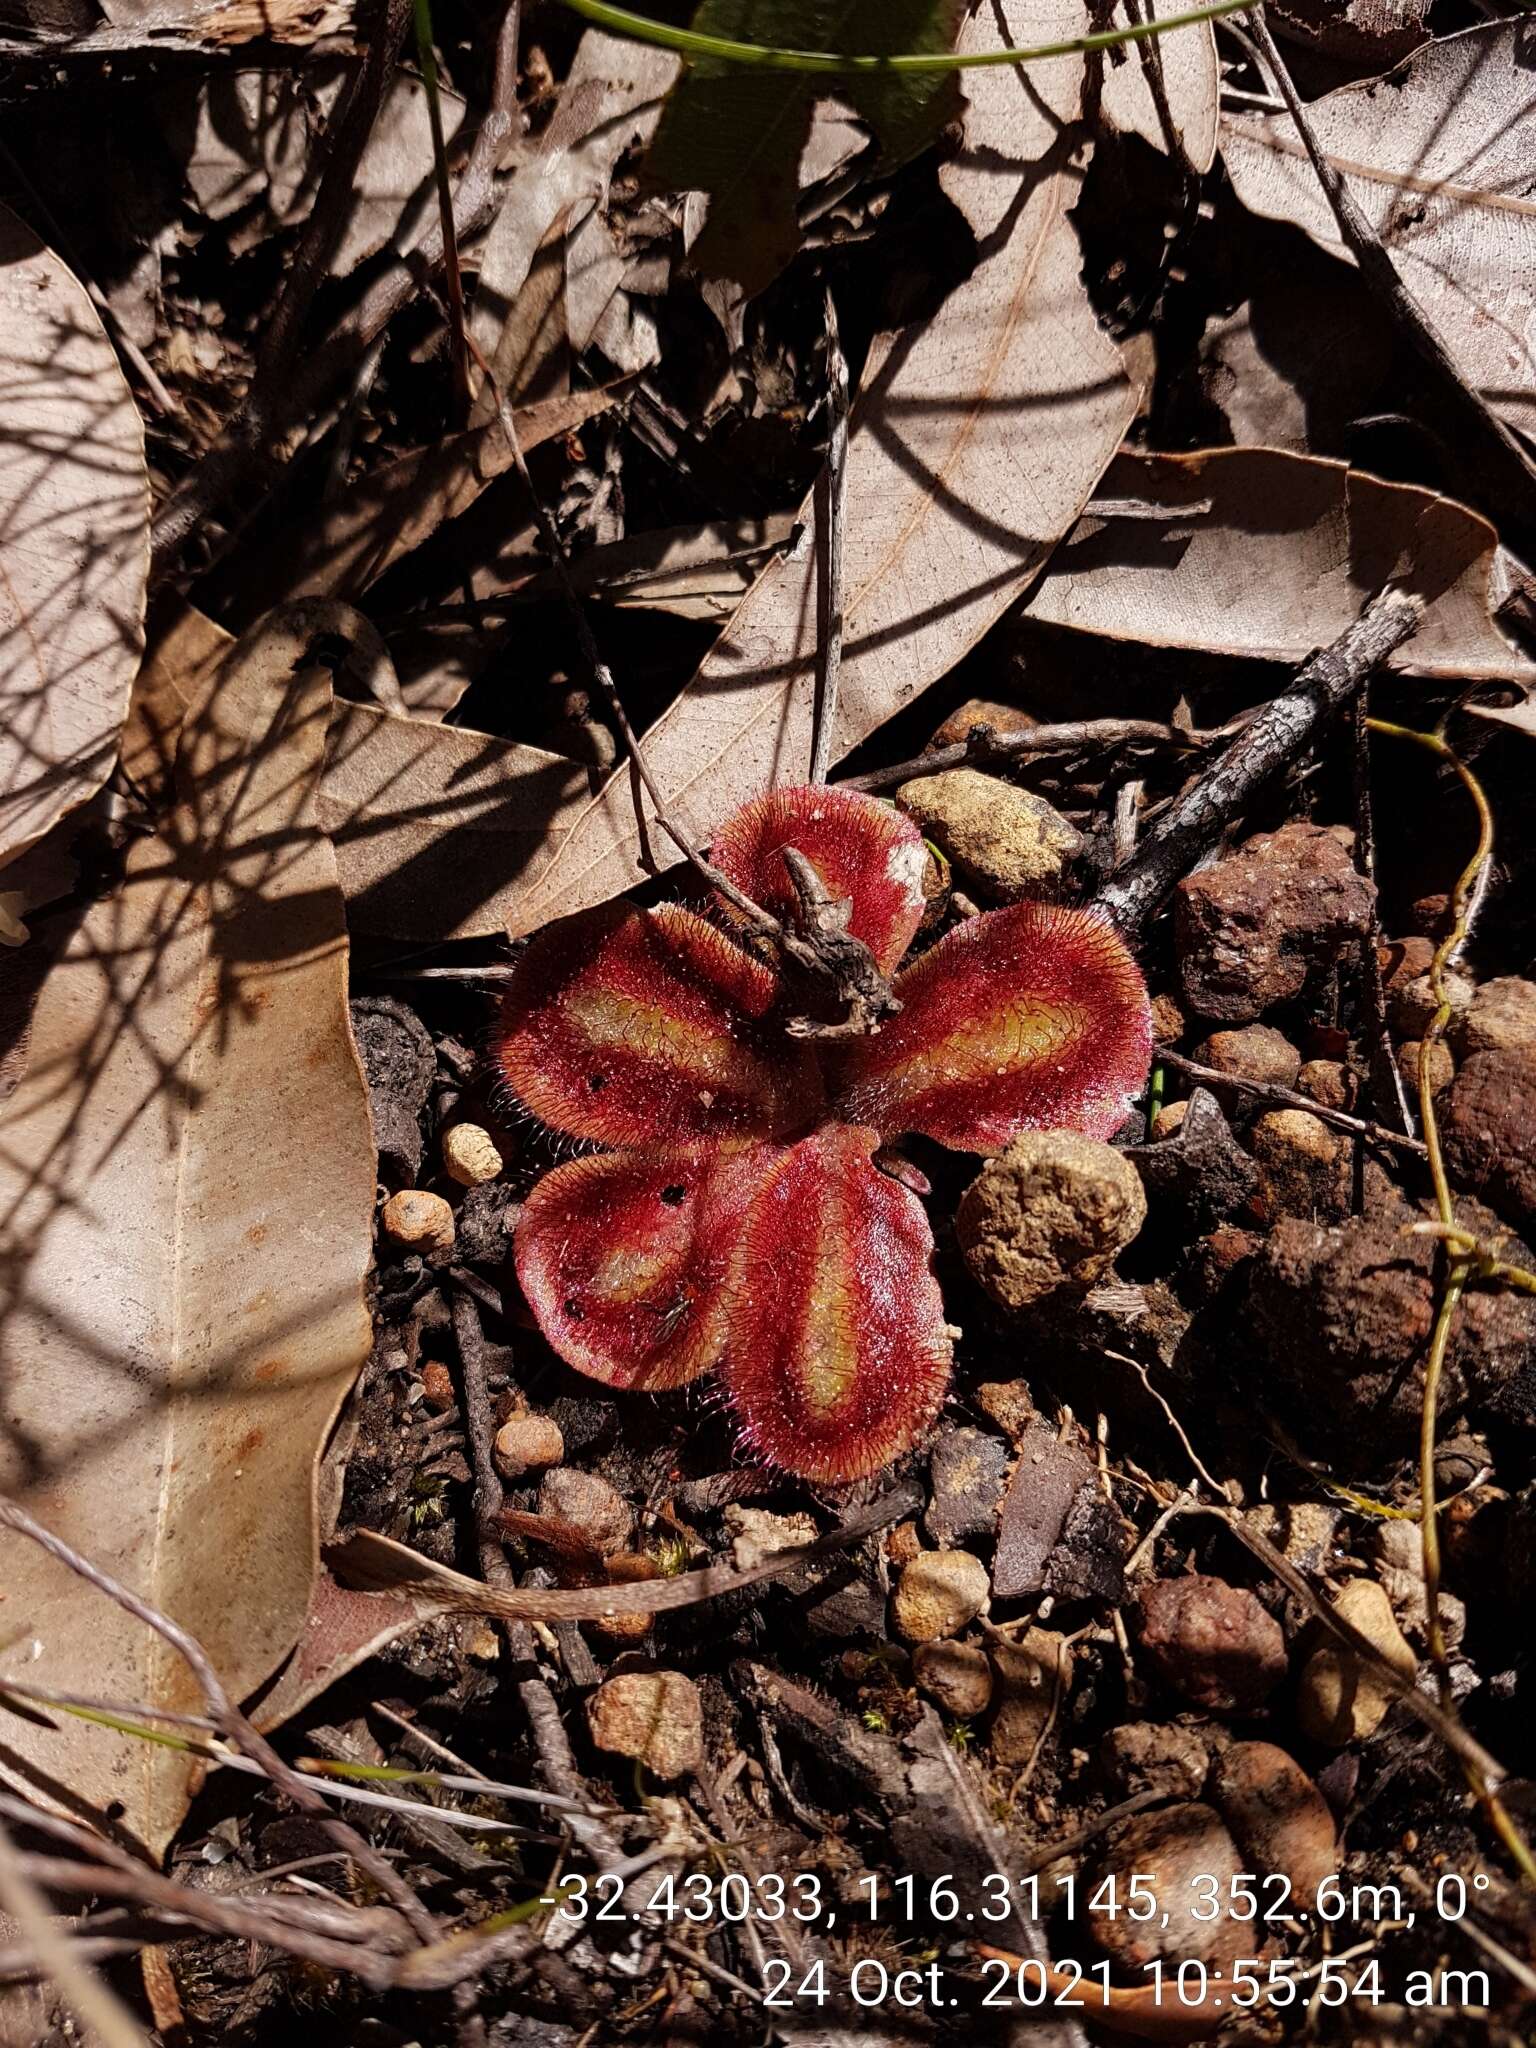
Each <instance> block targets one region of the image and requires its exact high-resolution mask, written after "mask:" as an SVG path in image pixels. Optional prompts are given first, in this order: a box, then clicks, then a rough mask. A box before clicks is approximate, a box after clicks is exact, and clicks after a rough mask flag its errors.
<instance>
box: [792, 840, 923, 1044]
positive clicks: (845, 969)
mask: <svg viewBox="0 0 1536 2048" xmlns="http://www.w3.org/2000/svg"><path fill="white" fill-rule="evenodd" d="M784 865H785V866H786V867H787V868H788V869H789V873H790V879H791V880H792V881H793V883H794V885H795V893H796V895H797V896H798V897H799V898H800V920H799V930H798V931H786V932H785V933H784V936H783V937H782V938H781V939H780V941H779V946H780V949H781V951H782V953H783V957H784V971H785V978H786V980H787V981H788V982H789V984H790V989H791V999H792V1000H794V1001H798V1002H803V1003H804V1004H805V1005H806V1006H807V1007H806V1009H805V1011H804V1012H803V1013H802V1014H799V1015H797V1016H795V1017H793V1018H792V1019H791V1020H790V1022H789V1024H788V1025H787V1026H786V1027H785V1028H786V1029H787V1030H788V1031H789V1033H790V1035H791V1037H793V1038H860V1037H863V1036H865V1035H866V1034H867V1033H869V1032H871V1031H878V1030H879V1028H880V1024H881V1021H882V1020H883V1019H884V1018H886V1017H893V1016H894V1015H895V1014H896V1012H897V1011H898V1010H899V1009H900V1008H901V1004H900V1002H899V1001H898V1000H897V998H896V997H895V996H894V995H892V993H891V985H890V983H889V982H888V981H887V980H886V978H885V976H884V975H883V974H882V973H881V972H880V969H879V968H878V967H877V966H876V964H875V957H874V955H873V954H872V953H871V952H870V950H869V948H868V946H866V945H865V943H864V941H863V940H862V939H858V938H855V937H854V935H853V934H852V932H850V931H849V929H848V920H849V918H850V917H851V916H852V914H853V904H852V901H851V900H850V899H849V898H848V897H846V896H843V897H836V898H834V897H832V896H829V895H828V893H827V891H826V889H825V887H824V886H823V884H822V880H821V877H820V875H818V874H817V872H816V870H815V868H813V867H812V866H811V863H810V862H809V861H808V860H807V859H806V857H805V855H804V854H803V853H802V852H801V851H800V849H799V847H797V846H786V847H785V848H784Z"/></svg>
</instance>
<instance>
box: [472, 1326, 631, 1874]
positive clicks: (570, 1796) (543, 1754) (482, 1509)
mask: <svg viewBox="0 0 1536 2048" xmlns="http://www.w3.org/2000/svg"><path fill="white" fill-rule="evenodd" d="M453 1334H454V1338H455V1340H456V1341H457V1344H458V1349H459V1371H460V1375H461V1377H462V1381H463V1391H464V1427H465V1431H466V1433H467V1435H468V1438H469V1452H470V1461H471V1463H472V1465H473V1467H474V1474H475V1487H474V1496H473V1501H472V1507H471V1512H472V1513H473V1515H474V1518H475V1550H476V1554H477V1556H478V1558H479V1560H480V1574H481V1577H482V1578H483V1579H484V1580H485V1582H486V1584H487V1585H488V1586H497V1587H499V1588H500V1589H501V1590H502V1591H503V1592H511V1591H513V1590H514V1588H515V1586H516V1583H517V1582H516V1579H515V1577H514V1576H513V1572H512V1567H511V1565H510V1564H509V1563H508V1562H507V1554H506V1552H505V1551H504V1550H503V1549H502V1547H501V1543H500V1540H499V1538H498V1536H497V1533H496V1531H497V1526H498V1524H497V1516H498V1515H499V1514H500V1512H501V1505H502V1498H503V1496H502V1485H501V1475H500V1474H499V1473H498V1472H497V1470H496V1464H495V1460H494V1459H493V1457H492V1455H491V1442H492V1437H493V1435H494V1431H493V1429H492V1424H491V1390H490V1383H489V1375H488V1373H487V1369H486V1363H485V1331H484V1329H483V1328H482V1326H481V1322H480V1311H479V1308H478V1307H477V1305H476V1304H475V1302H474V1301H473V1300H472V1299H471V1298H470V1297H469V1296H468V1295H467V1294H465V1293H463V1292H462V1290H460V1289H458V1288H455V1289H454V1295H453ZM501 1627H502V1633H503V1635H504V1637H505V1640H506V1644H507V1651H508V1655H509V1656H510V1657H511V1659H512V1660H513V1662H514V1663H515V1664H516V1666H517V1667H518V1668H519V1671H520V1674H521V1675H520V1676H519V1677H518V1679H517V1693H518V1698H519V1699H520V1700H521V1702H522V1704H523V1708H524V1711H525V1712H526V1713H527V1715H528V1723H529V1729H530V1732H531V1734H532V1736H533V1744H534V1748H535V1749H536V1750H537V1752H538V1757H539V1763H540V1765H541V1766H542V1768H543V1772H544V1776H545V1778H546V1779H547V1780H548V1781H549V1784H550V1786H551V1788H552V1790H554V1791H555V1792H558V1793H559V1794H560V1795H561V1796H562V1798H564V1799H566V1800H568V1801H569V1802H570V1804H569V1806H568V1807H567V1809H566V1811H565V1814H564V1820H565V1824H566V1825H567V1826H568V1827H569V1829H570V1831H571V1833H572V1834H573V1835H574V1836H575V1837H576V1839H577V1841H579V1842H580V1843H581V1845H582V1847H583V1848H584V1849H585V1850H586V1851H587V1853H588V1855H590V1856H591V1857H593V1858H594V1860H595V1861H597V1862H598V1863H600V1864H603V1865H605V1866H610V1867H611V1866H612V1865H613V1864H614V1863H616V1862H617V1860H618V1859H619V1858H620V1857H621V1856H622V1854H623V1850H622V1848H621V1846H620V1844H619V1842H618V1839H617V1837H616V1836H615V1835H614V1834H613V1832H612V1830H611V1829H610V1828H609V1827H608V1824H607V1822H606V1821H605V1820H604V1819H603V1818H602V1817H601V1815H599V1814H594V1813H593V1812H592V1811H591V1801H590V1799H589V1798H588V1796H587V1790H586V1787H585V1786H584V1785H583V1784H582V1782H581V1777H580V1774H579V1773H578V1771H577V1769H576V1760H575V1758H574V1757H573V1756H572V1754H571V1746H570V1743H569V1742H568V1741H567V1739H566V1734H565V1725H564V1723H563V1722H562V1721H561V1719H560V1709H559V1706H558V1704H557V1703H556V1700H555V1696H554V1694H553V1693H552V1692H551V1691H550V1689H549V1687H548V1685H547V1684H546V1683H545V1681H544V1679H543V1677H542V1676H541V1674H540V1672H539V1667H538V1662H537V1659H536V1656H535V1653H534V1639H533V1631H532V1629H531V1628H530V1627H529V1625H528V1623H527V1622H525V1621H510V1620H504V1621H503V1622H502V1624H501Z"/></svg>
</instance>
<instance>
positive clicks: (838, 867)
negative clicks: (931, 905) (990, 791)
mask: <svg viewBox="0 0 1536 2048" xmlns="http://www.w3.org/2000/svg"><path fill="white" fill-rule="evenodd" d="M786 846H793V847H797V848H798V849H799V851H800V852H801V853H803V854H804V855H805V857H806V859H807V860H808V861H809V862H810V863H811V866H812V867H813V868H815V870H816V872H817V874H818V875H820V877H821V879H822V881H823V882H824V883H825V885H826V887H827V891H828V893H829V894H830V895H832V896H833V897H844V896H846V897H848V898H849V899H850V900H851V902H852V904H853V912H852V915H851V917H850V918H849V920H848V929H849V931H851V932H852V933H853V936H854V937H855V938H856V939H862V940H863V941H864V943H865V945H866V946H868V948H869V950H870V951H871V953H873V954H874V956H875V959H876V960H877V961H878V963H879V965H880V969H881V972H882V973H885V974H889V973H890V971H891V969H892V968H893V967H894V966H895V965H896V963H897V962H898V961H899V960H900V958H901V956H902V954H903V953H905V952H906V950H907V948H908V946H910V945H911V943H912V937H913V934H914V933H915V932H916V930H917V928H918V926H919V924H920V923H921V922H922V917H923V909H924V897H923V869H924V867H925V866H926V864H927V859H928V854H927V849H926V847H925V846H924V845H923V835H922V833H921V832H919V831H918V829H917V827H916V826H915V825H914V824H913V823H912V821H911V819H910V818H906V817H903V816H902V814H901V812H900V811H898V810H896V809H894V808H893V807H892V806H891V805H890V804H882V803H879V802H877V801H876V799H875V798H874V797H872V796H862V795H860V793H859V792H858V791H857V790H852V789H826V788H811V787H806V788H802V789H776V790H774V791H773V792H772V793H771V795H768V796H762V797H758V798H756V799H755V800H754V801H753V802H752V803H749V804H743V805H742V807H741V809H740V810H739V811H736V812H734V813H733V814H732V815H731V817H729V818H728V819H727V820H726V822H725V823H724V824H723V825H722V826H721V828H720V831H719V835H718V836H717V838H716V840H715V842H714V845H713V846H712V847H711V849H710V856H711V858H712V859H713V861H714V863H715V866H716V867H717V868H719V870H720V872H721V873H722V874H723V875H724V876H725V878H726V880H727V881H729V882H734V883H735V884H736V886H737V888H738V889H742V890H745V892H746V894H747V895H748V896H750V897H751V898H752V900H753V901H754V902H755V903H761V904H762V905H763V907H764V908H765V909H766V910H771V911H773V912H774V914H775V915H776V916H778V917H782V918H786V919H787V918H790V917H792V916H793V914H794V911H795V908H796V906H797V904H798V903H799V900H800V899H799V897H798V896H797V895H796V893H795V889H794V885H793V884H792V882H791V881H790V878H789V869H788V868H787V867H786V866H785V864H784V854H783V849H784V848H785V847H786Z"/></svg>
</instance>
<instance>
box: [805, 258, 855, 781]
mask: <svg viewBox="0 0 1536 2048" xmlns="http://www.w3.org/2000/svg"><path fill="white" fill-rule="evenodd" d="M822 295H823V299H824V301H825V304H826V330H827V413H828V427H827V459H826V462H825V463H824V464H823V466H822V471H821V474H820V476H818V477H817V479H816V610H817V614H818V617H817V621H816V624H817V632H816V691H815V698H814V701H813V705H812V713H811V770H810V774H809V776H808V777H807V778H806V779H807V781H810V782H825V781H826V779H827V770H828V768H829V767H830V766H831V762H832V736H833V733H834V731H835V729H836V726H837V684H838V676H839V673H840V671H841V669H842V664H843V522H844V517H845V515H846V512H847V504H848V364H847V361H846V359H845V358H844V355H843V347H842V342H841V340H840V338H839V335H838V331H837V305H836V302H835V301H834V299H833V297H832V287H831V286H830V285H826V286H824V287H823V294H822Z"/></svg>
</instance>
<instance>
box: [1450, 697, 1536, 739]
mask: <svg viewBox="0 0 1536 2048" xmlns="http://www.w3.org/2000/svg"><path fill="white" fill-rule="evenodd" d="M1467 709H1468V710H1469V711H1470V712H1471V713H1472V714H1473V716H1474V717H1476V718H1487V719H1491V720H1492V721H1493V723H1494V724H1495V725H1505V726H1508V727H1509V729H1510V730H1511V731H1512V732H1523V733H1525V734H1526V735H1527V736H1528V737H1529V738H1531V739H1533V740H1536V704H1533V703H1532V702H1531V700H1530V698H1529V697H1527V698H1526V699H1525V700H1524V701H1523V702H1522V703H1519V704H1469V705H1468V706H1467Z"/></svg>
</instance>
